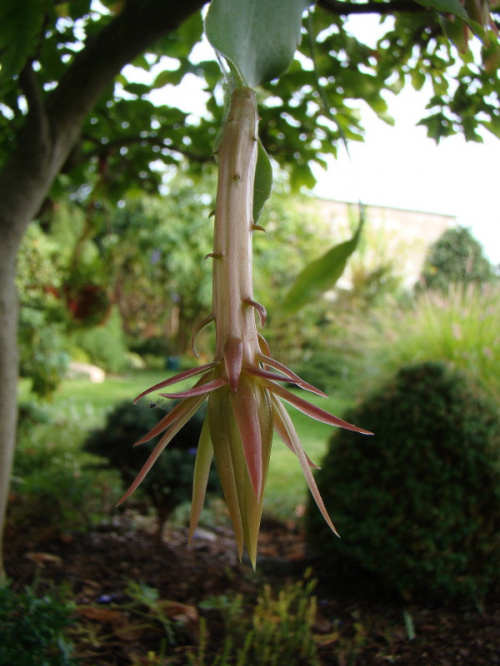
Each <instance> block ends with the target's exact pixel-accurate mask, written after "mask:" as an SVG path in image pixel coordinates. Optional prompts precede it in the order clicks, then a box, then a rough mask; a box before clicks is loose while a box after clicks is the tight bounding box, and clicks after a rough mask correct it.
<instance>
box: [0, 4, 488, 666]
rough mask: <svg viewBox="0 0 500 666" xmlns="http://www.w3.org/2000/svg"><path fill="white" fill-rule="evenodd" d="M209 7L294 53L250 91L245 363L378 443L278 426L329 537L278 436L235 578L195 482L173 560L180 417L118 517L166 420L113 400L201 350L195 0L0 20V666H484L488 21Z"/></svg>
mask: <svg viewBox="0 0 500 666" xmlns="http://www.w3.org/2000/svg"><path fill="white" fill-rule="evenodd" d="M210 5H211V7H210V12H214V13H212V16H214V15H215V16H216V19H214V24H213V30H214V33H213V34H215V35H216V40H215V41H216V43H219V40H221V41H222V42H224V40H225V37H226V36H234V35H235V34H237V33H238V31H239V33H238V34H239V36H240V38H241V40H240V39H235V42H236V45H235V47H236V50H239V49H241V51H242V53H243V56H244V58H247V55H248V53H250V54H255V53H257V54H259V55H260V54H262V52H264V57H263V59H260V60H259V58H257V61H258V67H262V66H263V65H265V64H266V59H267V58H269V59H270V60H272V59H274V57H275V56H276V54H278V56H279V52H280V49H277V48H276V40H277V39H278V38H280V39H284V41H285V42H287V44H288V47H293V48H291V53H290V58H291V56H292V54H293V51H294V50H295V49H296V51H295V58H294V60H293V62H291V63H290V62H288V61H287V64H288V65H289V66H288V68H286V66H281V64H280V67H281V69H280V70H279V71H275V70H274V68H272V69H271V70H269V71H266V75H265V77H264V78H257V79H256V81H258V83H257V84H256V85H258V91H257V99H258V113H259V138H260V140H261V142H262V146H263V147H264V149H265V151H267V153H268V155H269V157H270V160H271V161H272V171H273V193H272V196H271V198H270V200H269V201H268V203H267V204H266V206H265V208H264V212H263V214H262V217H260V218H259V219H258V225H259V226H262V228H263V229H264V230H265V232H266V233H261V232H260V231H259V228H256V229H255V231H256V233H254V234H252V236H253V240H252V243H253V246H254V280H255V299H256V300H257V301H258V302H259V303H262V304H263V306H264V307H265V308H266V310H267V313H268V317H267V322H266V327H265V330H264V334H265V338H266V340H267V341H268V342H269V345H270V348H271V350H272V354H273V357H274V358H276V359H278V360H279V361H280V362H282V363H284V364H286V365H287V366H288V367H290V368H291V369H292V370H293V371H294V372H296V373H297V374H298V375H300V376H301V377H302V378H303V379H304V380H305V381H306V382H309V383H310V384H313V385H315V386H317V387H318V388H319V389H321V390H322V391H324V392H325V393H326V394H327V396H328V397H326V398H323V397H320V396H319V395H316V394H313V395H312V398H309V399H310V400H311V402H312V403H314V404H315V405H318V406H320V407H322V408H324V409H326V410H328V411H329V412H332V413H335V414H336V415H338V416H339V417H342V418H346V419H347V420H348V421H350V422H351V423H354V424H356V425H357V426H359V427H360V428H363V429H367V430H369V431H373V433H374V435H373V436H372V437H361V436H359V435H355V434H353V433H350V432H347V431H343V430H340V429H338V428H332V427H331V426H328V425H325V424H324V423H320V422H318V421H315V420H311V419H309V418H307V417H306V415H305V414H303V413H302V412H299V411H297V410H292V419H293V423H294V424H295V427H296V429H297V433H298V436H299V438H300V441H301V442H302V444H303V446H304V449H305V451H306V453H307V455H308V456H309V458H310V459H311V460H312V462H313V463H315V466H317V467H318V469H314V470H313V474H314V477H315V479H316V482H317V484H318V487H319V490H320V492H321V495H322V497H323V498H324V502H325V505H326V509H327V510H328V513H329V514H330V515H331V517H332V520H333V522H334V523H335V526H336V528H337V529H338V531H339V533H340V537H341V538H340V539H339V538H337V537H336V536H335V535H334V534H333V533H332V531H331V530H330V529H329V527H328V526H327V525H326V523H325V522H324V520H323V518H322V516H321V514H320V511H318V507H317V506H316V504H315V503H314V501H312V498H311V496H310V494H309V491H308V489H307V483H306V480H305V479H304V476H303V473H302V471H301V467H300V464H299V461H298V460H297V458H296V456H295V455H294V454H293V452H291V451H290V450H288V448H287V447H286V446H283V445H282V443H281V441H280V440H279V438H277V437H276V441H275V442H274V446H273V452H272V457H271V465H270V472H269V477H268V481H267V487H266V499H265V505H264V513H263V519H262V525H261V532H260V536H259V555H258V560H257V570H256V571H254V570H253V569H252V566H251V563H250V561H249V558H248V557H246V555H244V556H243V558H242V560H241V561H239V559H238V555H237V548H236V545H235V540H234V534H233V531H232V529H231V522H230V520H229V516H228V511H227V507H226V504H225V502H224V499H223V497H222V492H221V488H220V485H219V481H218V479H217V474H216V470H215V469H212V470H211V473H210V475H209V476H208V487H207V490H208V497H207V502H206V506H205V507H204V509H203V512H202V515H201V520H200V524H199V527H198V529H197V530H196V531H195V533H194V535H193V538H192V540H191V541H192V542H191V543H190V544H188V523H189V514H190V503H191V496H192V478H193V469H194V464H195V458H196V453H197V445H198V441H199V436H200V429H201V423H202V420H203V416H204V414H203V413H200V414H198V415H197V417H196V418H193V419H192V420H191V421H190V422H189V423H187V424H186V425H185V427H184V428H183V429H182V430H181V431H180V432H179V433H178V434H177V435H176V436H175V437H174V438H173V440H172V441H171V442H170V444H169V446H168V447H167V448H166V449H165V451H164V452H163V453H162V455H161V456H160V458H159V459H158V461H157V463H156V464H155V465H154V466H153V468H152V469H151V470H150V472H149V474H148V475H147V477H146V478H145V479H144V481H143V483H142V484H141V486H140V487H139V488H138V489H137V491H136V492H134V493H133V495H132V496H131V497H129V499H128V500H127V501H126V502H124V503H121V504H119V506H117V503H118V502H119V500H120V498H121V497H122V496H123V493H124V492H125V490H126V489H127V487H128V486H129V485H130V483H131V481H132V480H133V479H134V478H135V476H136V475H137V473H138V471H139V470H140V468H141V467H142V465H143V464H144V462H145V461H146V459H147V457H148V454H149V452H150V450H151V447H152V446H154V445H155V442H156V441H157V440H158V437H154V438H153V440H152V441H151V442H147V443H142V444H141V445H140V446H137V447H134V443H135V442H136V441H137V440H138V439H140V438H141V437H142V436H143V435H144V433H145V432H146V431H148V430H150V429H152V428H154V427H155V426H156V424H157V423H158V422H159V421H160V420H161V419H163V418H164V417H165V416H166V414H167V412H168V411H169V410H171V409H173V408H175V407H174V405H175V403H174V402H173V401H167V400H166V399H164V398H162V397H161V396H156V395H155V394H151V395H149V396H148V398H144V399H142V400H141V401H139V404H137V405H135V404H134V402H133V401H134V398H135V397H136V396H137V395H138V394H140V393H142V392H143V391H144V390H146V389H147V388H148V387H150V386H151V385H154V384H157V383H158V382H161V381H162V380H164V379H166V378H168V377H170V376H173V375H175V374H177V373H179V372H182V371H183V370H185V369H188V368H193V366H196V364H197V363H199V364H201V363H206V362H208V361H209V360H210V359H211V358H212V355H213V349H214V331H213V329H212V327H211V326H206V327H204V328H203V329H202V330H201V331H200V334H199V335H198V336H197V340H196V349H197V354H198V356H199V358H197V357H196V356H195V354H194V353H193V344H192V334H193V331H195V330H196V327H197V326H198V325H199V324H200V322H202V321H203V320H204V319H205V318H206V317H207V315H208V314H209V313H210V310H211V302H212V276H211V268H212V267H211V261H212V259H211V258H210V253H211V252H212V250H213V248H212V235H213V211H214V208H215V192H216V187H217V184H216V159H215V156H214V152H215V153H216V146H217V137H218V135H219V131H220V127H221V124H222V122H223V120H224V118H225V114H226V107H225V92H227V91H225V89H224V85H223V77H222V75H221V68H220V66H219V63H218V62H217V59H216V57H215V56H214V53H213V50H212V48H211V47H209V46H208V43H207V40H206V37H205V34H204V17H205V16H206V11H207V6H208V3H206V2H204V0H183V2H182V3H179V2H175V1H174V0H140V2H139V1H137V0H126V1H125V2H115V0H71V1H67V2H66V1H59V0H57V1H56V2H37V0H31V1H30V2H27V3H13V2H10V3H9V2H4V3H0V93H1V97H0V425H1V426H2V427H1V428H0V522H1V523H2V530H1V531H0V666H13V665H14V664H15V666H76V664H79V665H80V666H243V665H245V666H247V665H248V666H254V665H256V664H258V665H259V666H283V665H286V666H385V665H386V664H387V663H390V664H402V665H403V666H413V665H415V666H416V665H417V664H426V665H429V666H449V665H450V664H453V666H462V665H463V666H491V665H493V664H500V650H499V644H500V639H499V637H500V602H499V599H500V596H499V592H500V566H498V564H499V562H500V367H499V363H500V361H499V358H500V321H499V320H500V307H499V306H500V282H499V279H500V270H499V266H496V265H494V262H496V261H498V256H499V255H498V247H496V245H498V241H497V240H496V239H498V238H499V236H498V219H497V217H498V206H497V201H496V199H497V194H496V192H497V182H496V178H497V173H496V172H497V168H496V167H497V162H498V160H497V145H496V143H495V141H496V139H497V138H498V137H499V136H500V105H499V90H500V85H499V77H498V69H499V68H498V65H499V63H500V44H499V40H498V30H499V27H500V8H499V6H498V3H497V2H493V1H492V0H489V1H488V2H486V0H465V2H464V1H462V0H408V1H406V0H405V2H397V3H395V2H392V1H391V0H386V1H384V0H377V1H376V2H371V1H370V0H367V1H366V2H363V1H358V0H355V1H353V2H347V1H345V2H344V1H340V2H339V1H337V0H317V2H315V3H308V2H306V1H302V0H293V1H292V0H288V1H287V3H286V8H288V7H294V12H295V14H294V12H290V13H288V12H287V11H286V9H285V10H284V7H285V5H284V3H282V2H281V1H280V0H275V2H274V3H272V2H271V1H270V0H252V1H250V0H227V2H223V0H219V1H216V0H213V2H212V3H210ZM221 7H222V9H220V8H221ZM249 8H250V10H252V11H253V10H255V11H254V12H253V16H254V18H256V19H257V20H256V21H254V22H253V23H252V22H250V23H249V24H250V25H251V27H252V30H249V29H248V25H247V23H246V22H245V21H244V20H241V17H242V16H243V15H245V16H248V15H247V14H246V12H248V11H249ZM270 8H271V9H270ZM306 8H307V10H306V11H305V13H302V10H304V9H306ZM226 10H227V11H226ZM218 11H220V12H221V13H219V14H217V13H216V12H218ZM233 11H235V14H234V15H233V14H231V12H233ZM269 12H270V13H269ZM263 16H270V17H271V18H272V19H273V20H272V21H271V20H270V21H266V20H263V19H262V17H263ZM217 17H218V18H217ZM278 19H279V20H278ZM228 20H229V29H227V27H228V25H227V21H228ZM218 21H220V23H218ZM224 21H226V24H224ZM292 24H293V25H292ZM278 25H279V26H280V27H282V26H285V27H287V30H285V31H284V34H281V33H280V32H279V31H277V30H276V29H275V28H276V27H277V26H278ZM217 34H218V37H217ZM249 35H250V37H251V39H253V40H255V41H254V42H252V44H251V45H249V44H248V42H247V41H246V40H247V39H248V37H249ZM299 39H300V43H298V41H299ZM212 43H213V42H212ZM245 45H246V46H248V47H249V49H248V51H247V50H246V48H244V47H245ZM256 45H257V46H256ZM250 47H251V48H250ZM261 47H262V48H263V49H264V51H262V50H261ZM223 52H224V53H225V51H223ZM266 54H267V56H266ZM245 64H250V68H251V67H252V58H248V62H247V63H245ZM254 65H255V63H254ZM256 66H257V65H256ZM266 69H267V68H266ZM245 71H246V70H245ZM276 76H277V78H276ZM392 110H394V111H395V114H394V116H395V117H394V118H392V117H391V115H390V113H392ZM398 116H399V117H398ZM396 120H397V121H398V122H397V123H396ZM417 124H418V127H417V128H414V127H413V126H414V125H417ZM394 125H397V126H398V127H393V126H394ZM410 126H411V127H410ZM364 139H366V143H365V147H366V151H365V152H363V150H364V149H362V148H361V147H359V148H358V147H357V144H360V143H362V142H363V140H364ZM455 140H456V141H455ZM428 141H432V142H433V147H432V149H430V148H429V144H428ZM465 141H467V142H468V143H467V144H466V143H465ZM434 144H435V145H434ZM438 144H439V149H440V150H441V152H440V153H438V152H437V150H438V149H437V146H438ZM471 144H473V145H474V150H473V149H471ZM444 145H446V146H448V147H450V151H449V152H448V154H447V157H442V156H443V155H444V154H445V152H446V151H445V150H444V149H443V148H444ZM370 146H371V147H370ZM442 149H443V150H442ZM483 149H484V150H483ZM262 154H263V153H262V152H261V158H262ZM264 162H265V160H264ZM265 171H266V169H265V165H264V163H263V162H262V160H261V162H260V167H259V169H258V175H259V176H262V175H264V177H263V178H262V179H261V178H259V179H258V182H257V184H256V188H255V192H254V193H256V196H255V198H254V203H255V202H257V203H259V200H260V199H264V198H265V196H264V194H265V191H266V187H265V185H266V182H265V181H267V180H270V177H269V176H270V175H269V173H268V174H267V175H266V174H265V173H264V172H265ZM237 180H238V179H237ZM351 181H352V182H351ZM356 181H357V182H356ZM363 181H364V182H363ZM305 191H307V192H308V193H309V194H305ZM313 192H315V193H316V194H319V193H322V194H323V195H325V194H326V195H327V197H328V198H327V197H323V198H320V197H319V196H313V194H312V193H313ZM363 192H366V193H367V196H366V197H364V196H363ZM360 193H361V194H360ZM329 197H335V198H336V199H339V200H334V199H330V198H329ZM359 199H361V200H366V201H367V202H368V203H369V204H370V205H369V206H364V205H363V204H362V203H359V204H358V203H352V201H358V200H359ZM397 206H402V207H401V208H397ZM429 210H433V211H439V212H435V213H430V212H428V211H429ZM450 213H453V214H450ZM254 221H255V222H257V220H254ZM467 225H470V228H469V226H467ZM252 228H253V227H252ZM258 231H259V233H257V232H258ZM478 234H480V236H481V238H482V240H483V242H484V239H486V238H488V239H490V241H491V242H489V243H487V246H486V247H484V246H481V245H480V244H479V243H478V241H477V240H476V238H475V235H478ZM325 253H326V254H325ZM318 258H320V259H319V262H318V261H317V260H318ZM332 258H333V259H332ZM492 262H493V263H492ZM311 267H313V269H312V271H311ZM304 271H305V272H304ZM311 274H312V275H313V277H314V279H312V278H311ZM301 276H302V277H301ZM304 276H305V278H304ZM297 277H299V280H298V282H296V278H297ZM297 284H298V285H299V287H300V289H298V288H297ZM18 302H19V309H18ZM18 314H19V317H18ZM259 314H260V311H259ZM18 359H19V364H18V362H17V361H18ZM189 386H190V383H189V382H187V383H185V384H184V385H181V387H180V388H181V389H183V388H188V387H189ZM288 388H290V390H291V391H294V392H297V394H300V391H299V389H297V388H294V387H293V386H290V387H288ZM16 422H17V431H16ZM14 454H15V455H14ZM304 466H305V465H304ZM306 471H307V472H308V471H309V470H306ZM11 472H12V473H11ZM4 517H5V526H4V525H3V522H4ZM3 527H5V529H3Z"/></svg>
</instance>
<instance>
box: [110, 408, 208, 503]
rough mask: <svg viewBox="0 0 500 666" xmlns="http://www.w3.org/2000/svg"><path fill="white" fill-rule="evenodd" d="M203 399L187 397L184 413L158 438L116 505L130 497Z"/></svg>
mask: <svg viewBox="0 0 500 666" xmlns="http://www.w3.org/2000/svg"><path fill="white" fill-rule="evenodd" d="M204 400H205V396H201V397H197V398H188V399H187V400H185V401H184V403H183V405H184V415H183V416H182V417H180V418H179V419H178V420H177V421H176V422H175V423H174V424H173V425H172V426H171V427H170V429H169V430H167V432H166V433H165V434H164V435H163V437H162V438H161V439H160V441H159V442H158V444H157V445H156V446H155V448H154V449H153V451H152V453H151V455H150V456H149V458H148V459H147V460H146V462H145V464H144V466H143V468H142V469H141V471H140V472H139V474H138V475H137V476H136V478H135V480H134V482H133V483H132V485H131V486H130V488H129V489H128V490H127V492H126V493H125V495H124V496H123V497H122V498H121V500H120V501H119V502H118V504H117V506H119V505H120V504H121V503H122V502H124V501H125V500H126V499H127V498H129V497H130V495H131V494H132V493H133V492H134V490H137V488H138V487H139V486H140V484H141V483H142V482H143V481H144V478H145V476H146V474H147V473H148V472H149V470H150V469H151V467H153V465H154V464H155V462H156V461H157V460H158V458H159V456H160V454H161V452H162V451H163V449H164V448H165V447H166V446H167V444H169V443H170V442H171V441H172V439H173V438H174V437H175V435H176V434H177V433H178V432H179V430H180V429H181V428H182V427H183V426H184V425H185V424H186V423H187V422H188V421H189V419H190V418H191V416H192V415H193V414H194V413H195V411H196V410H197V409H198V407H199V406H200V405H201V403H202V402H203V401H204Z"/></svg>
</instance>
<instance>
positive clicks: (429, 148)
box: [315, 90, 500, 264]
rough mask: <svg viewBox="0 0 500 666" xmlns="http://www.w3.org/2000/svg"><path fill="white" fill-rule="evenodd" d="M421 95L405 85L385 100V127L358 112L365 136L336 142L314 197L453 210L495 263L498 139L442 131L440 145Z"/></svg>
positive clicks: (499, 228) (498, 249)
mask: <svg viewBox="0 0 500 666" xmlns="http://www.w3.org/2000/svg"><path fill="white" fill-rule="evenodd" d="M426 101H427V98H426V96H425V94H423V95H421V94H420V93H417V92H415V91H413V90H405V91H403V92H402V93H400V94H399V95H398V96H397V97H394V99H393V100H391V102H390V106H389V111H390V113H391V115H392V116H393V117H394V119H395V120H396V126H395V127H390V126H389V125H386V124H385V123H384V122H382V121H381V120H379V119H378V118H376V117H375V116H374V114H372V113H368V112H367V113H366V114H365V115H364V123H365V127H366V138H365V141H364V142H363V143H358V142H352V143H351V144H350V145H349V151H350V156H351V161H349V158H348V156H347V154H346V151H345V149H342V150H341V151H340V154H339V158H338V159H337V160H333V159H332V160H331V163H330V166H329V168H328V171H326V172H325V171H323V170H322V169H320V168H318V169H317V170H316V171H315V173H316V175H317V177H318V184H317V186H316V189H315V192H316V194H318V195H319V196H322V197H327V198H335V199H340V200H347V201H357V200H358V199H359V198H361V200H362V201H363V203H365V204H368V205H369V204H373V205H381V206H391V207H396V208H408V209H412V210H422V211H427V212H435V213H446V214H450V215H455V216H456V217H457V222H458V223H459V224H461V225H463V226H467V227H470V229H471V230H472V233H473V235H474V236H475V237H476V238H477V239H478V240H479V241H480V242H481V243H482V245H483V247H484V249H485V252H486V254H487V256H488V257H489V259H490V260H491V261H493V262H494V263H496V264H498V263H500V210H499V203H498V202H499V193H500V168H499V156H500V141H499V140H498V139H497V138H496V137H494V136H493V135H488V134H487V133H486V132H485V135H484V139H485V140H484V143H482V144H478V143H472V142H466V141H465V140H464V139H463V138H462V137H461V136H455V137H449V138H446V139H444V140H442V141H441V142H440V143H439V145H436V143H435V142H434V141H433V140H431V139H428V138H427V135H426V130H425V128H424V127H416V123H417V122H418V120H420V118H422V117H424V107H425V104H426Z"/></svg>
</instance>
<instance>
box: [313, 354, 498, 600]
mask: <svg viewBox="0 0 500 666" xmlns="http://www.w3.org/2000/svg"><path fill="white" fill-rule="evenodd" d="M346 418H347V420H349V421H350V422H351V423H357V424H359V425H362V426H363V428H367V429H369V430H372V431H373V432H374V433H375V436H374V437H372V438H366V439H363V440H362V441H361V440H360V439H359V437H358V436H357V435H355V434H352V433H350V432H348V431H345V430H341V431H338V432H337V433H336V434H335V436H334V437H333V438H332V440H331V442H330V447H329V450H328V453H327V455H326V458H325V460H324V461H323V464H322V469H321V471H320V472H319V473H318V475H317V481H318V486H319V489H320V492H321V494H322V496H323V499H324V501H325V504H326V506H327V508H328V510H329V511H330V513H331V515H332V517H333V520H334V522H335V524H336V526H337V528H338V529H339V531H340V533H341V536H342V539H340V540H339V539H336V538H334V537H333V535H332V534H331V532H330V531H329V529H328V527H327V526H326V524H325V523H324V521H323V520H322V518H321V516H320V514H319V511H318V510H317V508H316V506H313V503H312V502H311V503H310V505H309V506H308V510H307V515H306V524H307V534H308V540H309V543H310V544H311V546H312V547H313V549H314V550H315V551H316V553H317V555H318V558H319V560H320V562H322V563H323V564H325V565H327V566H328V567H329V568H330V570H331V569H332V567H340V566H343V565H344V564H346V563H347V566H350V565H349V562H350V563H357V565H358V566H359V565H360V566H361V567H362V568H364V569H365V570H367V571H370V572H373V573H375V574H376V575H378V576H379V577H380V578H381V579H382V580H383V581H385V583H387V584H388V585H390V586H392V587H394V588H396V589H398V590H399V591H400V593H401V594H402V595H403V596H406V597H418V596H422V597H426V598H432V599H436V600H446V599H451V598H454V597H469V598H475V599H479V598H480V597H482V596H483V595H484V594H485V593H486V592H487V591H488V589H490V587H491V586H492V585H493V584H495V583H498V581H499V579H500V570H499V568H498V562H499V561H500V469H499V455H500V412H499V409H498V407H497V405H496V404H495V403H493V402H491V401H490V400H489V398H488V397H487V396H486V395H485V394H484V392H483V391H482V390H481V389H480V388H479V387H478V386H477V385H476V384H475V383H474V382H472V380H470V378H468V377H467V376H466V375H465V374H462V373H461V372H459V371H455V370H451V369H449V368H447V367H446V366H445V365H443V364H437V363H425V364H420V365H415V366H412V367H406V368H403V369H402V370H401V371H400V372H399V373H398V375H397V376H396V378H395V379H394V380H392V381H390V382H389V383H388V384H387V385H386V386H385V387H384V388H383V389H381V390H380V391H379V392H378V393H377V394H375V395H373V396H371V397H369V398H368V399H366V400H365V401H364V402H363V403H362V404H361V405H360V406H359V407H358V408H357V409H355V410H353V411H352V412H351V413H350V414H348V415H346Z"/></svg>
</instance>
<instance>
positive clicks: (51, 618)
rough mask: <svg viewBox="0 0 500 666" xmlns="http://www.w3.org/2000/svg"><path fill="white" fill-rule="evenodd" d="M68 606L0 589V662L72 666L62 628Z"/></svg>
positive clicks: (67, 618) (67, 619)
mask: <svg viewBox="0 0 500 666" xmlns="http://www.w3.org/2000/svg"><path fill="white" fill-rule="evenodd" d="M71 611H72V609H71V607H70V606H69V605H68V604H65V603H61V602H60V601H57V600H56V599H53V598H51V597H49V596H45V597H41V598H40V597H37V596H36V595H35V593H34V592H33V591H32V590H30V589H27V590H25V591H24V592H19V593H17V592H15V591H14V590H13V589H12V588H10V587H7V586H3V587H0V633H1V634H2V641H1V644H0V663H1V664H16V665H18V666H75V665H76V664H77V663H78V662H77V661H76V660H75V659H74V658H73V657H72V645H71V643H70V641H69V640H68V639H67V638H66V636H65V633H64V631H65V629H66V628H67V627H68V626H70V625H71V624H72V622H73V619H72V617H71Z"/></svg>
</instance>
